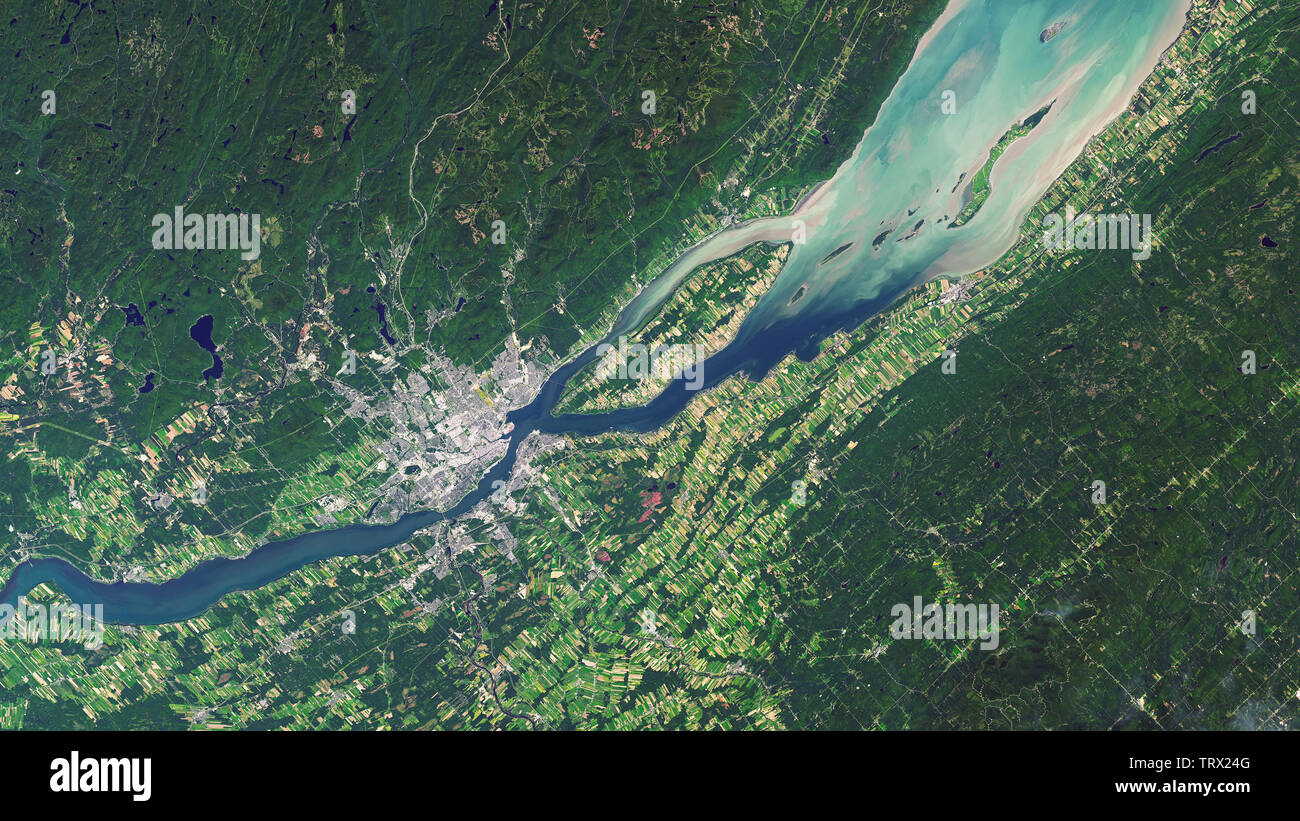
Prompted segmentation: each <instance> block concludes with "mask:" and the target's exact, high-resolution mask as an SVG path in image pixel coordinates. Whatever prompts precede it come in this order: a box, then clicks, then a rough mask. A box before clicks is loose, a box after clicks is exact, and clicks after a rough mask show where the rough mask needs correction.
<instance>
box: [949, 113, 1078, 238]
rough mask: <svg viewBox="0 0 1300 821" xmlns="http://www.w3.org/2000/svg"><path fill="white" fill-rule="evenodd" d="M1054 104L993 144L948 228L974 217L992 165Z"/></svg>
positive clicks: (982, 198) (984, 191)
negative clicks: (968, 193)
mask: <svg viewBox="0 0 1300 821" xmlns="http://www.w3.org/2000/svg"><path fill="white" fill-rule="evenodd" d="M1055 102H1056V101H1055V100H1053V101H1052V102H1050V103H1048V104H1047V105H1045V106H1043V107H1042V108H1040V109H1038V110H1037V111H1035V112H1034V113H1033V114H1031V115H1030V116H1028V117H1026V118H1025V119H1024V121H1023V122H1021V123H1019V124H1018V125H1013V126H1012V127H1011V128H1009V129H1007V133H1005V134H1003V135H1002V137H1001V139H999V140H998V141H997V143H995V144H994V146H993V150H992V151H990V152H989V158H988V160H986V161H985V162H984V166H983V167H982V168H980V170H979V171H978V172H977V173H976V174H975V178H974V179H972V180H971V196H970V199H969V200H967V201H966V204H965V205H964V206H962V209H961V211H960V212H958V214H957V216H955V217H953V220H952V222H950V223H948V227H949V228H960V227H961V226H963V225H965V224H966V223H967V222H969V221H970V219H971V217H973V216H975V214H976V213H977V212H978V211H979V210H980V208H981V207H982V206H983V205H984V200H986V199H988V196H989V191H990V190H991V189H990V186H989V175H990V174H991V173H992V172H993V165H994V163H996V162H997V161H998V158H999V157H1001V156H1002V152H1004V151H1006V150H1007V148H1008V147H1009V146H1010V145H1011V144H1012V143H1013V142H1015V141H1016V140H1018V139H1020V138H1021V137H1023V136H1025V135H1026V134H1028V133H1029V132H1030V131H1033V130H1034V126H1036V125H1038V123H1039V121H1041V120H1042V119H1043V117H1046V116H1047V112H1049V111H1051V110H1052V105H1053V104H1054V103H1055ZM958 184H960V181H958Z"/></svg>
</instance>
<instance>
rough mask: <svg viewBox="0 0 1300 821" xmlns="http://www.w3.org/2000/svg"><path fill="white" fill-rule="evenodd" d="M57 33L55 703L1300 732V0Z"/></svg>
mask: <svg viewBox="0 0 1300 821" xmlns="http://www.w3.org/2000/svg"><path fill="white" fill-rule="evenodd" d="M0 25H2V26H3V34H0V37H2V38H3V54H4V59H5V61H6V63H5V66H6V69H5V76H6V82H5V83H4V88H3V92H0V148H2V149H3V150H2V151H0V162H2V163H3V169H0V170H2V172H3V183H0V255H2V256H0V271H2V272H3V273H2V274H0V276H2V277H3V286H4V287H3V297H4V298H3V300H0V464H2V466H3V469H2V470H0V727H2V728H4V729H10V730H53V731H86V730H108V731H113V730H144V731H158V730H241V731H247V730H349V729H351V730H509V731H573V730H737V731H767V730H777V731H781V730H787V731H788V730H855V731H856V730H871V731H897V730H1204V731H1223V730H1285V729H1300V538H1298V535H1300V518H1298V511H1300V507H1298V506H1297V503H1296V497H1297V493H1296V488H1297V486H1298V485H1300V467H1298V465H1297V456H1298V455H1300V426H1298V425H1297V422H1298V421H1300V414H1298V413H1297V411H1298V410H1300V295H1297V292H1296V290H1297V289H1300V266H1298V265H1297V258H1296V257H1293V256H1291V255H1290V243H1291V240H1292V239H1293V233H1294V229H1295V227H1296V216H1297V210H1298V209H1297V194H1298V193H1300V103H1298V102H1297V99H1296V90H1297V89H1300V3H1297V2H1295V0H1151V2H1121V0H1024V1H1023V2H1021V1H1016V2H1013V1H1012V0H946V2H945V0H840V1H837V0H560V1H559V2H527V1H522V2H511V1H510V0H502V1H501V2H495V1H494V0H474V2H465V1H463V0H454V1H453V0H428V2H409V3H396V2H386V0H355V1H354V0H315V1H314V2H312V3H299V2H292V1H291V0H274V1H273V2H263V0H243V2H236V3H217V2H212V0H196V1H195V2H187V3H177V4H170V3H142V2H136V0H116V1H114V0H66V1H64V2H54V0H40V2H36V1H34V0H13V1H12V2H7V3H5V4H4V7H3V15H2V17H0ZM187 735H193V734H187ZM203 735H211V734H203ZM234 735H238V734H234ZM899 735H903V734H899ZM68 752H69V750H68V749H67V748H66V745H65V749H64V750H63V755H64V756H65V758H64V759H60V762H59V763H57V764H56V765H52V766H53V773H54V775H53V780H52V782H51V786H50V789H51V790H54V791H56V792H57V791H59V787H58V785H57V783H55V782H60V783H62V782H65V781H66V782H69V783H71V782H74V781H76V774H77V773H78V772H80V771H81V770H82V769H83V768H84V769H86V771H94V767H95V766H96V765H95V764H94V760H93V759H86V760H81V759H78V757H77V754H76V753H74V754H73V755H72V758H71V759H67V758H66V756H67V755H68ZM84 755H88V753H84V754H83V756H84ZM1135 755H1136V754H1135ZM1125 761H1126V762H1127V761H1128V758H1127V757H1126V758H1125ZM47 763H49V761H48V760H45V761H42V762H41V765H42V767H44V765H45V764H47ZM1125 766H1126V767H1127V766H1129V764H1128V763H1126V764H1125ZM1132 766H1133V767H1137V768H1139V769H1141V768H1143V767H1145V765H1139V764H1133V765H1132ZM61 768H62V769H61ZM1155 769H1159V768H1155ZM69 773H71V775H69ZM1162 775H1165V774H1162ZM47 777H48V776H47ZM1225 778H1230V776H1226V777H1225ZM1205 780H1210V779H1205ZM1213 780H1216V781H1218V780H1224V778H1217V777H1216V778H1214V779H1213ZM79 783H81V784H83V785H84V784H85V783H86V782H85V781H84V780H83V781H81V782H79ZM65 786H66V784H65ZM69 789H72V790H76V789H77V787H75V786H73V787H70V788H69ZM81 789H90V788H87V787H84V786H82V787H81ZM1221 791H1230V790H1221ZM136 797H137V798H139V797H140V792H139V791H137V794H136Z"/></svg>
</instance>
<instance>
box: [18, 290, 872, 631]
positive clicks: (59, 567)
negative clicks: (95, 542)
mask: <svg viewBox="0 0 1300 821" xmlns="http://www.w3.org/2000/svg"><path fill="white" fill-rule="evenodd" d="M892 297H893V295H891V297H890V299H892ZM888 301H889V300H873V301H870V302H867V303H863V304H860V305H858V306H855V307H854V308H853V309H851V310H846V311H842V312H840V313H839V314H838V315H832V316H828V317H827V318H826V319H825V320H824V321H822V322H820V323H818V324H816V325H808V324H807V323H806V321H805V322H804V323H796V322H788V323H782V324H779V325H777V326H774V327H772V328H771V329H769V330H768V331H767V332H765V333H761V334H758V335H756V336H755V337H753V338H751V339H750V340H748V341H747V342H745V343H743V344H734V345H731V346H728V347H726V348H724V349H723V350H721V351H719V352H718V353H717V354H715V355H714V356H712V357H710V358H709V359H707V360H706V361H705V362H704V365H703V374H704V380H703V383H702V384H703V387H704V388H710V387H713V386H715V385H717V384H718V383H720V382H722V381H723V380H725V379H727V378H728V377H730V376H732V375H734V374H736V373H739V372H742V371H743V372H746V373H747V374H748V375H749V376H750V377H751V378H754V379H757V378H761V377H762V376H763V375H764V374H766V373H767V371H768V370H769V369H771V367H772V366H773V365H775V364H776V363H777V362H779V361H780V360H781V359H782V358H784V357H785V356H786V354H788V353H790V352H792V351H793V352H796V353H798V354H799V355H800V356H801V358H804V359H808V358H811V357H812V356H813V355H815V354H816V352H817V349H818V340H820V339H823V338H825V337H826V336H827V335H829V334H830V333H833V332H834V331H836V330H838V329H840V328H848V327H853V326H855V325H857V324H860V323H861V322H862V321H863V320H864V319H866V318H867V317H868V316H870V315H871V314H873V313H875V312H876V311H878V310H879V309H880V308H881V307H883V303H885V302H888ZM595 358H596V347H595V346H593V347H592V348H590V349H588V350H587V351H585V352H584V353H583V354H582V355H581V356H579V357H578V358H577V359H575V360H573V361H572V362H570V363H568V364H567V365H565V366H564V367H562V368H561V369H559V370H558V371H556V372H555V373H554V374H552V375H551V377H550V379H548V380H547V381H546V382H545V383H544V384H543V386H542V389H541V391H540V392H539V393H538V396H537V398H536V399H535V400H533V402H532V403H531V404H529V405H527V406H525V407H523V408H520V409H519V410H516V411H514V412H513V413H511V414H510V415H509V416H508V417H507V419H508V420H509V421H510V422H511V423H512V424H513V425H514V427H513V429H512V430H511V432H510V434H509V445H508V447H507V450H506V454H505V456H504V457H502V459H501V461H500V462H498V463H497V464H496V465H494V466H493V467H492V468H491V469H490V470H489V471H488V472H487V473H486V474H484V476H483V478H482V479H480V480H479V482H478V484H477V485H476V486H475V488H474V490H473V491H471V492H470V493H469V494H468V495H467V496H465V497H464V498H463V499H461V501H460V502H459V503H458V504H457V505H456V506H455V507H453V508H451V509H450V510H447V511H445V512H439V511H432V510H423V511H417V512H414V513H408V514H406V515H405V516H403V517H402V518H401V519H399V520H398V521H396V522H394V523H393V524H383V525H348V526H346V527H340V528H336V529H333V530H322V531H317V532H315V533H305V534H303V535H301V536H296V537H294V538H292V539H286V540H284V541H279V542H270V543H268V544H266V545H263V546H262V547H259V548H257V549H255V550H253V551H252V552H251V553H249V554H247V555H246V556H242V557H240V558H236V559H227V558H220V559H212V560H210V561H206V562H203V563H201V564H198V565H196V566H195V567H193V568H192V569H190V570H189V571H188V572H186V573H184V574H183V575H181V576H179V577H178V578H175V579H172V580H170V581H166V582H162V583H160V584H154V583H149V582H111V583H110V582H103V581H96V580H95V579H92V578H90V577H89V576H87V575H86V574H85V573H82V572H81V571H80V570H78V569H77V568H76V567H74V566H73V565H71V564H69V563H68V562H67V561H64V560H63V559H54V558H48V559H34V560H31V561H27V562H24V563H22V564H20V565H18V567H17V568H16V569H15V570H14V573H13V575H12V576H11V577H10V578H9V580H8V582H7V583H6V584H5V586H4V587H3V588H0V604H9V605H15V606H16V605H17V602H18V597H19V596H24V595H26V594H27V593H28V592H29V591H31V590H32V589H33V588H34V587H37V586H39V585H41V584H46V583H52V584H54V585H55V586H57V587H58V588H59V589H60V590H62V591H63V592H64V593H65V594H66V595H67V596H68V598H69V599H71V600H72V601H73V602H76V603H78V604H102V605H103V606H104V621H105V622H108V623H112V624H168V623H171V622H177V621H184V620H185V619H189V618H193V617H195V616H198V615H200V614H201V613H203V612H204V611H206V610H207V609H208V608H210V607H212V606H213V605H214V604H216V603H217V602H218V601H220V600H221V599H222V598H223V597H225V596H227V595H229V594H231V593H234V592H236V591H240V590H256V589H258V588H260V587H263V586H265V585H267V584H270V583H271V582H273V581H275V580H276V579H279V578H283V577H284V576H287V575H288V574H290V573H292V572H293V571H295V570H298V569H299V568H302V567H304V566H306V565H309V564H312V563H315V562H319V561H322V560H324V559H329V558H333V557H335V556H368V555H371V554H373V553H377V552H379V551H381V550H384V549H385V548H389V547H392V546H394V545H398V544H402V543H403V542H406V541H408V540H409V539H410V538H411V537H412V535H414V533H415V532H416V531H417V530H419V529H421V528H425V527H428V526H429V525H432V524H435V523H437V522H440V521H443V520H445V519H455V518H457V517H459V516H462V515H464V514H465V513H467V512H468V511H469V510H470V509H471V508H473V507H474V506H475V505H477V504H478V503H479V502H481V501H483V500H484V499H486V498H488V496H490V495H491V494H492V492H493V490H494V489H495V487H494V485H493V483H494V482H496V481H497V480H505V479H508V478H509V476H510V473H511V471H512V470H513V468H514V464H515V458H516V455H517V451H518V448H519V443H520V442H522V441H523V440H524V439H525V438H526V437H527V436H528V435H529V434H530V433H532V432H533V431H543V432H546V433H568V434H576V435H583V434H593V433H600V432H604V431H612V430H618V431H629V432H645V431H651V430H655V429H657V428H659V427H661V426H663V425H664V424H665V423H667V422H668V421H669V420H671V419H672V418H673V417H674V416H676V415H677V413H678V412H680V411H681V410H682V408H684V407H686V404H687V402H689V401H690V399H691V398H692V397H694V396H696V395H697V393H696V392H695V391H690V390H687V389H686V384H687V382H686V381H684V380H680V379H679V380H676V381H674V382H672V383H671V384H670V386H669V387H668V389H666V390H665V391H664V392H663V393H662V394H660V395H659V396H658V398H656V399H655V400H654V401H652V402H650V404H648V405H645V406H643V407H638V408H627V409H621V410H616V411H611V412H609V413H601V414H590V415H586V414H565V415H561V416H552V415H551V409H552V408H554V407H555V404H556V402H557V401H558V400H559V398H560V396H561V394H562V393H563V392H564V386H565V385H566V384H567V383H568V381H569V380H570V379H571V378H572V377H573V376H574V375H575V374H576V373H578V371H580V370H582V368H584V367H586V366H587V365H588V364H589V363H591V362H592V361H594V360H595Z"/></svg>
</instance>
